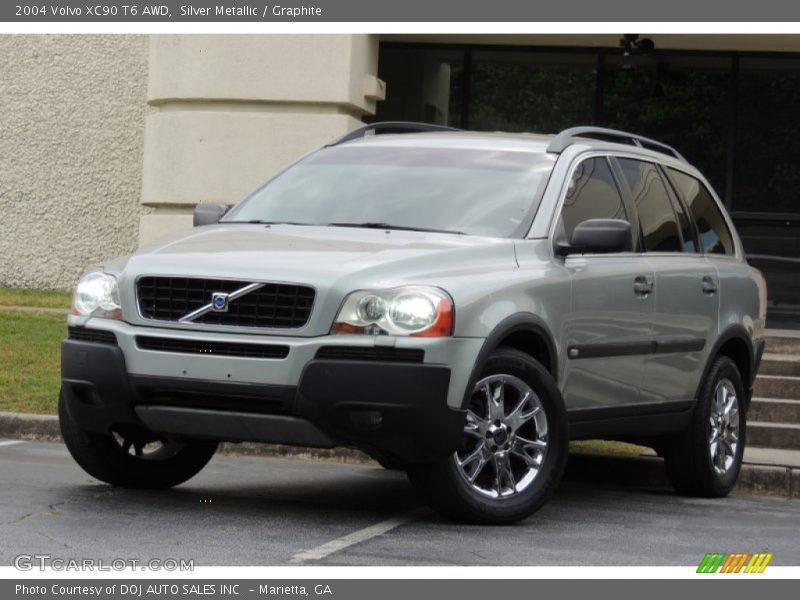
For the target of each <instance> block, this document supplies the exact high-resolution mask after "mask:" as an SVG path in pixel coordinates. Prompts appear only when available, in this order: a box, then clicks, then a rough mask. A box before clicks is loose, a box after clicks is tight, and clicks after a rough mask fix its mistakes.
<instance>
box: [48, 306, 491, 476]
mask: <svg viewBox="0 0 800 600" xmlns="http://www.w3.org/2000/svg"><path fill="white" fill-rule="evenodd" d="M109 323H111V322H109ZM125 328H130V326H127V325H125V324H121V323H113V325H112V326H110V327H108V328H107V329H106V331H109V330H116V331H115V337H116V343H96V342H92V341H82V340H76V339H67V340H65V341H64V342H63V344H62V388H63V390H64V401H65V402H66V407H67V410H68V411H69V413H70V415H71V416H72V417H73V418H74V419H75V420H76V421H77V422H78V423H80V424H81V426H83V427H84V428H86V429H87V430H90V431H96V432H108V431H110V430H111V429H113V428H121V427H129V426H135V427H145V428H146V429H149V430H152V431H156V432H159V433H169V434H178V435H184V436H189V437H197V438H207V439H218V440H227V441H257V442H272V443H284V444H294V445H305V446H317V447H333V446H337V445H355V446H357V447H360V448H362V449H364V450H366V451H367V452H371V453H379V454H382V455H386V456H391V457H395V458H398V459H401V460H404V461H411V462H415V461H421V460H430V458H431V457H436V456H446V455H447V454H449V453H451V452H453V450H454V449H455V448H456V447H457V445H458V443H459V440H460V438H461V435H462V431H463V423H464V411H463V410H462V409H461V408H460V400H461V397H463V390H464V384H463V383H458V382H454V381H453V375H454V371H455V372H458V373H460V370H463V369H461V368H460V367H456V368H455V369H454V368H452V367H451V365H450V364H448V363H447V362H438V361H437V362H435V363H429V362H423V363H404V362H384V361H381V360H340V359H317V358H315V355H316V354H315V350H316V349H315V348H314V346H315V345H316V346H321V345H326V344H327V345H332V344H336V345H341V344H342V340H341V339H331V337H328V336H326V337H325V339H323V340H320V338H313V339H309V340H293V342H294V343H295V344H296V345H294V346H292V347H291V348H290V351H289V354H288V356H287V357H286V358H284V359H282V360H269V359H268V360H264V359H252V358H242V357H229V356H207V355H199V356H198V355H194V354H182V353H175V352H159V351H145V350H142V349H140V348H139V347H138V346H137V345H136V341H135V339H134V338H135V335H136V334H139V333H141V334H152V333H153V332H152V331H150V330H148V331H144V332H143V331H141V329H142V328H131V330H132V331H131V332H130V334H132V335H130V336H129V335H128V333H129V332H126V331H121V330H123V329H125ZM161 331H163V330H160V331H159V333H161ZM196 333H197V332H192V333H191V335H195V334H196ZM200 335H202V333H201V334H200ZM129 337H130V339H128V338H129ZM190 337H191V336H190ZM205 337H206V339H207V338H208V336H205ZM228 337H234V338H235V337H237V336H228ZM341 337H343V336H336V338H341ZM182 338H183V339H186V336H182ZM267 339H268V342H267V341H265V338H261V340H262V343H280V341H279V340H274V339H273V338H267ZM284 341H285V340H284ZM358 341H359V342H361V344H362V345H363V344H364V341H363V340H358ZM426 342H427V343H428V344H429V345H430V346H429V348H433V351H429V350H428V349H427V348H426V359H427V358H430V357H434V358H436V357H439V358H443V357H445V356H447V355H448V354H450V355H452V354H453V352H452V350H453V348H455V349H456V352H455V355H456V358H459V356H458V354H459V352H458V350H459V348H460V350H461V352H465V351H466V350H470V351H472V349H473V348H474V352H475V354H476V355H477V352H478V350H479V344H476V343H474V342H472V343H470V342H465V343H459V342H456V343H455V344H452V342H453V340H448V341H447V342H450V343H451V347H450V348H449V350H450V352H449V353H448V352H445V348H442V347H439V348H437V347H436V346H435V345H434V342H430V341H426ZM126 348H127V349H126ZM437 350H438V354H437ZM472 362H474V360H473V361H471V363H470V367H471V364H472ZM131 363H133V364H134V365H136V367H135V368H131ZM143 365H144V367H143ZM147 365H150V366H153V367H154V368H150V369H148V368H146V366H147ZM156 365H157V368H156V367H155V366H156ZM294 369H298V370H299V371H300V372H299V374H298V375H297V377H296V380H295V379H294V378H292V377H291V376H290V374H291V372H292V371H293V370H294ZM256 370H258V371H260V374H258V375H257V374H256ZM143 371H144V372H143ZM148 371H149V372H148ZM243 374H246V375H245V376H242V375H243ZM467 377H468V375H467ZM253 379H257V381H253ZM454 389H456V390H457V391H456V392H455V394H456V395H457V396H460V397H458V404H457V405H456V406H451V405H450V404H449V399H450V398H451V396H453V394H454Z"/></svg>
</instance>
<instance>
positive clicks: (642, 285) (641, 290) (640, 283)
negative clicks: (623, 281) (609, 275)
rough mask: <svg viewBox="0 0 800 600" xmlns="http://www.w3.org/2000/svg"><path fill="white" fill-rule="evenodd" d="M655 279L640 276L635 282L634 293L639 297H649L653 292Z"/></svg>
mask: <svg viewBox="0 0 800 600" xmlns="http://www.w3.org/2000/svg"><path fill="white" fill-rule="evenodd" d="M653 287H654V286H653V278H652V277H646V276H644V275H639V276H638V277H636V279H634V280H633V293H634V294H636V295H637V296H647V295H648V294H651V293H652V292H653Z"/></svg>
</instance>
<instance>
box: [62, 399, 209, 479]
mask: <svg viewBox="0 0 800 600" xmlns="http://www.w3.org/2000/svg"><path fill="white" fill-rule="evenodd" d="M64 394H65V392H64V390H62V391H61V395H60V397H59V402H58V418H59V423H60V425H61V435H62V437H63V438H64V443H65V444H66V446H67V449H68V450H69V453H70V454H71V455H72V458H74V459H75V462H77V463H78V464H79V465H80V466H81V468H83V470H84V471H86V472H87V473H88V474H89V475H91V476H92V477H95V478H97V479H99V480H100V481H104V482H106V483H110V484H111V485H116V486H120V487H127V488H150V489H160V488H169V487H172V486H175V485H178V484H180V483H183V482H184V481H186V480H188V479H191V478H192V477H194V476H195V475H197V473H199V472H200V470H201V469H202V468H203V467H204V466H205V465H206V464H207V463H208V461H209V460H211V457H212V456H214V452H215V451H216V449H217V443H216V442H206V441H186V440H178V439H173V438H169V437H165V436H160V435H156V434H153V433H151V432H148V431H145V430H143V429H139V428H133V427H125V428H120V429H119V430H117V431H114V432H113V433H109V434H102V433H95V432H91V431H86V430H85V429H83V428H82V427H81V426H80V425H79V424H78V423H76V422H75V420H74V419H73V418H72V415H70V413H69V410H68V407H67V403H66V402H65V398H64Z"/></svg>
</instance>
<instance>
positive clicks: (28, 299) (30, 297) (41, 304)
mask: <svg viewBox="0 0 800 600" xmlns="http://www.w3.org/2000/svg"><path fill="white" fill-rule="evenodd" d="M69 305H70V294H69V292H62V291H58V290H32V289H28V288H13V287H4V286H0V306H33V307H36V308H69Z"/></svg>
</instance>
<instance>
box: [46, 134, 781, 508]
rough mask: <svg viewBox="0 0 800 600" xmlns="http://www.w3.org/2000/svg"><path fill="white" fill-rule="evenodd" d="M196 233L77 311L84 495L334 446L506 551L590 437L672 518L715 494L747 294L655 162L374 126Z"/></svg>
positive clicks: (732, 249)
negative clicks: (669, 505) (356, 453)
mask: <svg viewBox="0 0 800 600" xmlns="http://www.w3.org/2000/svg"><path fill="white" fill-rule="evenodd" d="M400 130H402V131H404V132H405V133H399V131H400ZM368 131H371V132H381V135H366V133H367V132H368ZM195 223H196V225H201V226H200V227H198V228H197V229H194V230H193V231H191V232H188V233H186V232H185V233H179V234H175V235H173V236H171V237H169V238H167V239H163V240H161V241H159V242H158V243H154V244H152V245H149V246H146V247H143V248H141V249H139V250H138V251H137V252H136V253H134V254H133V255H131V256H128V257H123V258H119V259H116V260H110V261H108V262H105V263H103V264H101V265H97V266H96V267H93V268H92V269H90V270H89V271H87V273H86V274H85V275H84V276H83V278H82V279H81V280H80V282H79V283H78V285H77V288H76V291H75V296H74V304H73V307H72V314H71V315H70V317H69V334H68V339H67V340H65V341H64V343H63V351H62V353H63V358H62V391H61V400H60V417H61V427H62V431H63V434H64V440H65V441H66V444H67V446H68V448H69V450H70V452H71V453H72V455H73V456H74V458H75V460H76V461H77V462H78V463H79V464H80V465H81V466H82V467H83V468H84V469H85V470H86V471H87V472H88V473H90V474H91V475H93V476H94V477H97V478H98V479H101V480H103V481H106V482H108V483H111V484H115V485H120V486H130V487H168V486H173V485H176V484H179V483H181V482H183V481H185V480H187V479H189V478H190V477H192V476H193V475H195V474H196V473H197V472H198V471H199V470H200V469H201V468H202V467H203V466H204V465H205V464H206V463H207V462H208V460H209V459H210V458H211V456H212V454H213V453H214V451H215V449H216V446H217V443H218V442H219V441H221V440H228V441H244V440H249V441H257V442H273V443H282V444H296V445H303V446H314V447H323V448H329V447H334V446H340V445H348V446H355V447H358V448H361V449H362V450H364V451H365V452H367V453H368V454H369V455H371V456H373V457H374V458H375V459H377V460H378V461H379V462H381V463H382V464H383V465H384V466H387V467H390V468H401V469H405V470H407V471H408V473H409V475H410V478H411V481H412V482H413V484H414V486H415V487H416V488H417V489H418V490H419V491H420V492H421V494H422V495H423V496H424V497H425V499H426V500H427V501H428V502H429V504H430V505H431V506H433V507H434V508H435V509H437V510H438V511H440V512H442V513H444V514H446V515H449V516H452V517H454V518H457V519H461V520H466V521H473V522H484V523H505V522H511V521H515V520H518V519H521V518H523V517H526V516H527V515H530V514H531V513H532V512H534V511H535V510H536V509H537V508H539V507H540V506H541V505H542V504H543V503H544V502H545V501H546V500H547V499H548V497H549V496H550V495H551V494H552V493H553V491H554V489H555V488H556V486H557V484H558V482H559V479H560V477H561V475H562V472H563V469H564V464H565V461H566V457H567V447H568V441H569V440H570V439H580V438H590V437H591V438H596V437H601V438H610V439H623V440H631V441H636V442H638V443H641V444H647V445H650V446H652V447H654V448H656V449H657V450H658V452H659V454H661V455H662V456H663V457H664V459H665V461H666V465H667V470H668V473H669V476H670V479H671V481H672V483H673V484H674V486H675V488H676V489H677V490H678V491H679V492H681V493H685V494H697V495H702V496H722V495H724V494H727V493H728V492H729V491H730V489H731V488H732V486H733V485H734V483H735V481H736V478H737V475H738V473H739V469H740V465H741V461H742V453H743V451H744V445H745V438H746V415H747V407H748V402H749V399H750V397H751V394H752V385H753V380H754V378H755V375H756V371H757V369H758V365H759V361H760V358H761V353H762V351H763V333H764V320H765V307H766V289H765V284H764V280H763V278H762V277H761V275H760V273H759V272H758V271H756V270H755V269H753V268H751V267H749V266H748V265H747V263H746V262H745V259H744V257H743V253H742V245H741V243H740V241H739V239H738V237H737V235H736V232H735V230H734V228H733V226H732V224H731V221H730V219H729V217H728V216H727V215H726V213H725V211H724V209H723V208H722V206H721V204H720V202H719V200H718V198H717V197H716V195H715V194H714V192H713V191H712V190H711V187H710V186H709V185H708V183H707V181H706V180H705V179H704V177H703V176H702V175H701V174H700V173H699V172H698V171H697V170H696V169H694V168H693V167H692V166H690V165H689V164H687V162H686V161H685V160H684V159H683V158H682V157H681V156H680V154H678V152H676V151H675V150H674V149H672V148H671V147H669V146H665V145H663V144H661V143H659V142H656V141H654V140H649V139H646V138H642V137H640V136H637V135H634V134H629V133H623V132H618V131H611V130H602V129H597V128H591V127H581V128H573V129H570V130H566V131H563V132H561V133H560V134H558V135H555V136H536V135H510V134H483V133H474V132H462V131H455V130H450V129H448V128H445V127H436V126H427V125H420V124H409V123H383V124H373V125H369V126H367V127H365V128H362V129H359V130H356V131H355V132H352V133H351V134H348V135H347V136H345V137H344V138H342V139H340V140H337V141H336V142H333V143H331V144H329V145H327V146H325V147H323V148H321V149H319V150H317V151H315V152H313V153H311V154H309V155H307V156H305V157H304V158H302V159H300V160H299V161H298V162H296V163H295V164H293V165H291V166H290V167H288V168H286V169H285V170H283V171H282V172H280V173H279V174H278V175H276V176H275V177H273V178H272V179H271V180H269V181H268V182H267V183H266V184H264V185H263V186H262V187H261V188H259V189H258V190H256V191H255V192H253V193H252V194H251V195H250V196H249V197H248V198H246V199H245V200H244V201H242V202H241V203H240V204H238V205H237V206H235V207H234V208H233V209H232V210H230V211H228V212H226V208H225V207H222V206H216V205H200V206H199V207H198V208H197V210H196V212H195Z"/></svg>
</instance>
